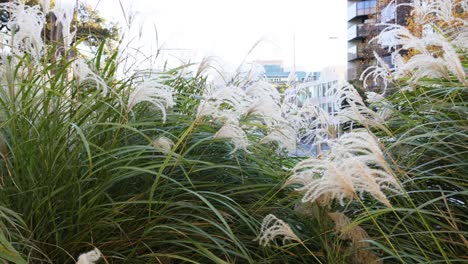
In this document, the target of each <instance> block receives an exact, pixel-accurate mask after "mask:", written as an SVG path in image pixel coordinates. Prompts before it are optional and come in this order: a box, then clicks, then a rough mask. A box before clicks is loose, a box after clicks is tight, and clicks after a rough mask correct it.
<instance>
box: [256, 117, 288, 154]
mask: <svg viewBox="0 0 468 264" xmlns="http://www.w3.org/2000/svg"><path fill="white" fill-rule="evenodd" d="M296 137H297V136H296V131H295V130H294V128H292V127H291V126H289V125H287V124H281V125H277V126H276V127H274V128H273V129H272V130H271V131H270V132H269V133H268V135H266V136H265V137H264V138H263V139H262V140H260V144H265V143H268V142H277V143H278V151H281V150H282V149H285V150H286V151H287V152H288V153H295V152H296V148H297V146H296Z"/></svg>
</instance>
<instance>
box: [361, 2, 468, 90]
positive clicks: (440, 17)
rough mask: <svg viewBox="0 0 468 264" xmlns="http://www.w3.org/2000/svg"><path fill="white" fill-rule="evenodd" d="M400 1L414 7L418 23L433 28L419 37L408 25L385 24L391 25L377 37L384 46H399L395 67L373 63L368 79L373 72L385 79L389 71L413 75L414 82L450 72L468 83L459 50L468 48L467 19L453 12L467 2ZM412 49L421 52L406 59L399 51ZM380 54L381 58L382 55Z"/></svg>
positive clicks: (443, 75)
mask: <svg viewBox="0 0 468 264" xmlns="http://www.w3.org/2000/svg"><path fill="white" fill-rule="evenodd" d="M462 2H463V1H462ZM400 5H409V6H411V7H413V11H412V12H413V16H414V17H415V19H416V23H418V24H421V25H428V26H429V27H432V29H433V30H426V31H425V32H424V34H423V36H422V37H421V38H418V37H415V36H414V35H413V34H411V32H410V31H409V30H408V29H407V28H406V27H404V26H401V25H395V24H385V25H387V27H386V28H385V29H384V30H383V31H382V32H381V33H380V34H379V36H377V37H376V38H375V39H376V40H377V42H378V43H379V44H381V45H382V46H384V47H388V48H389V50H391V49H394V50H395V51H394V53H393V60H394V61H393V62H394V64H395V68H394V69H389V70H387V69H382V67H378V66H376V67H373V68H371V69H368V70H366V71H365V72H364V73H363V76H364V74H367V76H366V77H365V78H364V80H367V78H369V77H370V76H372V75H373V76H374V79H375V78H383V79H384V81H385V80H386V79H387V77H386V76H387V75H388V76H393V77H394V78H401V77H405V76H408V75H410V76H411V79H410V82H413V83H414V82H418V81H419V80H420V79H421V78H423V77H430V78H440V77H444V78H448V77H449V73H452V74H453V75H455V76H456V77H457V78H458V80H459V81H460V82H461V83H463V84H465V85H467V84H468V81H466V71H465V69H464V67H463V65H462V63H461V61H460V54H459V53H458V52H459V51H458V50H460V49H461V54H463V53H464V52H466V48H467V46H468V29H467V21H465V20H462V19H460V18H457V17H455V16H454V15H453V12H455V9H456V8H457V6H459V7H462V8H464V5H463V3H462V4H459V3H457V4H456V3H455V2H454V1H451V0H438V1H414V2H413V3H410V4H400ZM465 5H466V4H465ZM438 22H444V23H445V25H446V26H444V25H441V27H438V26H437V25H438ZM457 23H458V24H460V23H461V26H453V25H455V24H457ZM447 25H448V26H447ZM375 39H374V40H375ZM429 47H430V48H429ZM435 48H436V49H435ZM409 49H413V50H415V51H417V52H419V54H416V55H414V56H412V57H411V58H409V59H408V61H406V62H405V61H403V60H402V59H401V56H399V55H398V52H399V51H400V50H409ZM376 58H377V59H378V60H379V58H378V56H376Z"/></svg>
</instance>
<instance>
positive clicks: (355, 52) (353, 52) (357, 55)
mask: <svg viewBox="0 0 468 264" xmlns="http://www.w3.org/2000/svg"><path fill="white" fill-rule="evenodd" d="M365 51H366V50H365V49H364V45H363V44H358V45H354V46H351V47H349V48H348V61H353V60H358V59H365V58H367V57H369V56H368V55H367V54H366V52H365Z"/></svg>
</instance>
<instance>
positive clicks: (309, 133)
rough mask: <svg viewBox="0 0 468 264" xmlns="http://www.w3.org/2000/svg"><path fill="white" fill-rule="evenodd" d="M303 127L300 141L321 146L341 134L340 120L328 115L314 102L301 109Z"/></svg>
mask: <svg viewBox="0 0 468 264" xmlns="http://www.w3.org/2000/svg"><path fill="white" fill-rule="evenodd" d="M300 115H301V117H302V122H301V124H302V127H301V128H300V129H299V131H300V133H298V139H302V141H304V142H305V143H316V144H320V143H322V142H323V140H326V139H328V138H336V137H337V136H338V133H339V127H340V118H339V116H338V115H334V114H333V113H328V112H327V111H325V110H323V109H322V108H321V107H320V106H319V105H317V104H315V103H314V102H312V101H310V102H306V103H305V104H304V105H303V106H302V107H301V109H300Z"/></svg>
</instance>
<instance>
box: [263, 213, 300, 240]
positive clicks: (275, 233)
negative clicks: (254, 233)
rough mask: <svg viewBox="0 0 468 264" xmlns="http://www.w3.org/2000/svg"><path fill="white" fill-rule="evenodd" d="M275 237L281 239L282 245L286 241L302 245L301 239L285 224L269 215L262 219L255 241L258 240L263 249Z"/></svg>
mask: <svg viewBox="0 0 468 264" xmlns="http://www.w3.org/2000/svg"><path fill="white" fill-rule="evenodd" d="M276 237H283V240H282V242H283V244H285V243H286V240H293V241H297V242H300V243H302V241H301V239H300V238H299V237H297V235H296V234H294V232H293V231H292V229H291V227H290V226H289V225H288V224H287V223H285V222H284V221H283V220H281V219H278V218H277V217H276V216H274V215H272V214H269V215H267V216H265V218H264V219H263V222H262V226H261V229H260V234H259V236H258V237H257V238H256V239H255V240H258V242H259V244H260V245H262V246H264V247H265V246H267V245H269V244H270V243H271V242H272V241H274V239H275V238H276Z"/></svg>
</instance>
